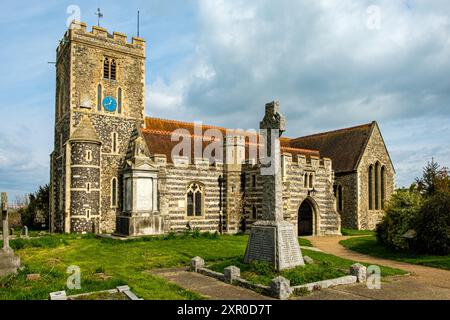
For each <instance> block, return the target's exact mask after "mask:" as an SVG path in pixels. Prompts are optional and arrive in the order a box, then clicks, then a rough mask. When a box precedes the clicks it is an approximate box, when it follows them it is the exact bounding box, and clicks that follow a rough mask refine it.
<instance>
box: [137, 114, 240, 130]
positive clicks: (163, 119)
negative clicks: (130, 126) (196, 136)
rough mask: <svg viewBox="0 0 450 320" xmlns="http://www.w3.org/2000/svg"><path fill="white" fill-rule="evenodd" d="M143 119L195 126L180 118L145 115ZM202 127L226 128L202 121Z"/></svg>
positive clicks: (193, 123)
mask: <svg viewBox="0 0 450 320" xmlns="http://www.w3.org/2000/svg"><path fill="white" fill-rule="evenodd" d="M145 119H146V120H147V119H155V120H162V121H165V122H169V123H177V124H184V125H189V126H193V127H194V126H195V122H187V121H181V120H173V119H165V118H157V117H145ZM202 127H208V128H214V129H222V130H227V128H225V127H219V126H213V125H207V124H203V122H202ZM230 130H237V129H230Z"/></svg>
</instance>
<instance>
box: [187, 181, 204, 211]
mask: <svg viewBox="0 0 450 320" xmlns="http://www.w3.org/2000/svg"><path fill="white" fill-rule="evenodd" d="M203 196H204V195H203V186H202V185H200V184H199V183H197V182H193V183H191V184H189V185H188V187H187V189H186V214H187V216H188V217H199V216H202V215H203Z"/></svg>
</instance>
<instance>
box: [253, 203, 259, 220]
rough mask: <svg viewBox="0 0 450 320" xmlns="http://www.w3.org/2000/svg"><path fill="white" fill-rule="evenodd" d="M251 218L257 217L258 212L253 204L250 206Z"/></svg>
mask: <svg viewBox="0 0 450 320" xmlns="http://www.w3.org/2000/svg"><path fill="white" fill-rule="evenodd" d="M252 218H253V220H256V219H258V212H257V211H256V206H255V205H253V207H252Z"/></svg>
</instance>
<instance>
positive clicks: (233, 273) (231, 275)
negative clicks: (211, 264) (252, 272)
mask: <svg viewBox="0 0 450 320" xmlns="http://www.w3.org/2000/svg"><path fill="white" fill-rule="evenodd" d="M223 275H224V276H225V282H228V283H233V281H234V280H235V279H236V278H240V277H241V269H239V268H238V267H235V266H229V267H226V268H225V269H224V270H223Z"/></svg>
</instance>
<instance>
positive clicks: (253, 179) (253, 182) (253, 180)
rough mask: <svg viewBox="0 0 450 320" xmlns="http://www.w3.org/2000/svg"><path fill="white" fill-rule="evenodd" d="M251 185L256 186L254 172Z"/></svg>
mask: <svg viewBox="0 0 450 320" xmlns="http://www.w3.org/2000/svg"><path fill="white" fill-rule="evenodd" d="M252 186H253V188H256V174H254V175H252Z"/></svg>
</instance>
